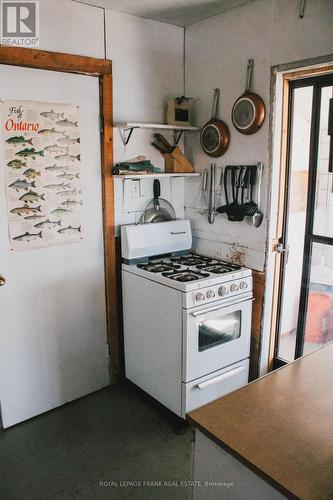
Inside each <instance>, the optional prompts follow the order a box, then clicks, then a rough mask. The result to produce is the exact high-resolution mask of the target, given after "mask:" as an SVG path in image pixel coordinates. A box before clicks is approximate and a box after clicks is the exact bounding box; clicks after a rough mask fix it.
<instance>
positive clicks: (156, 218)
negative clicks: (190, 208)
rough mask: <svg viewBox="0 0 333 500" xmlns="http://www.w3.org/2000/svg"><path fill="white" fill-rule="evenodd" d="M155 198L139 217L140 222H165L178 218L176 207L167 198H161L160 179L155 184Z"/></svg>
mask: <svg viewBox="0 0 333 500" xmlns="http://www.w3.org/2000/svg"><path fill="white" fill-rule="evenodd" d="M153 191H154V198H153V200H152V201H150V202H149V203H148V205H147V206H146V208H145V210H144V212H143V214H142V215H141V217H140V219H139V224H150V223H152V222H165V221H168V220H173V219H175V218H176V213H175V209H174V208H173V206H172V205H171V203H169V202H168V201H167V200H165V199H163V198H160V194H161V184H160V181H159V180H158V179H155V180H154V184H153Z"/></svg>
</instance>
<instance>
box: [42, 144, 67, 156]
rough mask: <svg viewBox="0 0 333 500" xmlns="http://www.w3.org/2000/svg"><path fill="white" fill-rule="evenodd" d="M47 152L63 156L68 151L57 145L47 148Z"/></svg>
mask: <svg viewBox="0 0 333 500" xmlns="http://www.w3.org/2000/svg"><path fill="white" fill-rule="evenodd" d="M45 151H47V152H48V153H56V154H61V153H66V151H67V149H66V148H63V147H62V146H58V145H57V144H52V145H51V146H47V147H46V148H45Z"/></svg>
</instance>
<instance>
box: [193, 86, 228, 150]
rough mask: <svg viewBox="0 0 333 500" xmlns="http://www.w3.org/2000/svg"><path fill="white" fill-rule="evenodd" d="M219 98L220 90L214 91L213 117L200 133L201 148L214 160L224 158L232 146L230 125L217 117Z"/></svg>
mask: <svg viewBox="0 0 333 500" xmlns="http://www.w3.org/2000/svg"><path fill="white" fill-rule="evenodd" d="M219 98H220V89H214V99H213V109H212V117H211V119H210V120H209V121H208V122H207V123H206V124H205V125H204V126H203V127H202V129H201V132H200V143H201V147H202V149H203V150H204V152H205V153H206V154H207V155H208V156H212V157H213V158H218V157H219V156H222V155H223V154H224V153H225V152H226V151H227V149H228V147H229V144H230V133H229V128H228V125H227V124H226V123H224V121H222V120H219V119H218V117H217V115H218V104H219Z"/></svg>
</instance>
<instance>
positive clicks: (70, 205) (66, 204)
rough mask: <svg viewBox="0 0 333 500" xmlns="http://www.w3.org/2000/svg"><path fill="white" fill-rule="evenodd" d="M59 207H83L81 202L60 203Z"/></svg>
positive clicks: (67, 201)
mask: <svg viewBox="0 0 333 500" xmlns="http://www.w3.org/2000/svg"><path fill="white" fill-rule="evenodd" d="M60 205H64V207H73V206H75V205H81V206H82V205H83V201H82V200H80V201H77V200H66V201H63V202H62V203H60Z"/></svg>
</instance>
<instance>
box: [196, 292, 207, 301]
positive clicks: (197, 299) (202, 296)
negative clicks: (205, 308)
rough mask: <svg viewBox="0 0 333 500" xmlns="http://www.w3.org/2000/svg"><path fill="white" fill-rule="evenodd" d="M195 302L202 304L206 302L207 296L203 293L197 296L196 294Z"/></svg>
mask: <svg viewBox="0 0 333 500" xmlns="http://www.w3.org/2000/svg"><path fill="white" fill-rule="evenodd" d="M195 300H196V301H197V302H201V301H202V300H205V296H204V294H203V293H201V292H199V293H197V294H196V296H195Z"/></svg>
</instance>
